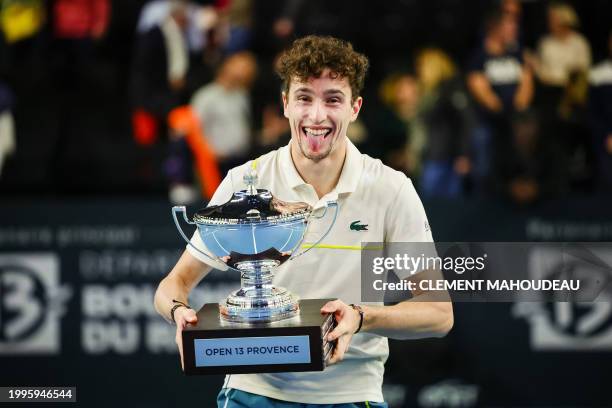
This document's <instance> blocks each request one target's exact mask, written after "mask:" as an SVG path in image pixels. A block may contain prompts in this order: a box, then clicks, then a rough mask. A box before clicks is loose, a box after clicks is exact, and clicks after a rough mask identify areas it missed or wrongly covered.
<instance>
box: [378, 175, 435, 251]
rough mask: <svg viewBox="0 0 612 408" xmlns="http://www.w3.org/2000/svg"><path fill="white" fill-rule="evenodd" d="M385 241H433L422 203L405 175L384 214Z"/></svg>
mask: <svg viewBox="0 0 612 408" xmlns="http://www.w3.org/2000/svg"><path fill="white" fill-rule="evenodd" d="M385 242H433V236H432V234H431V228H430V227H429V222H428V221H427V215H426V214H425V208H423V203H422V202H421V199H420V198H419V196H418V194H417V192H416V190H415V189H414V185H413V184H412V181H410V179H409V178H407V177H405V176H404V177H403V180H402V186H401V187H400V189H399V191H398V192H397V195H396V197H395V199H394V200H393V201H392V202H391V204H390V206H389V208H388V209H387V213H386V215H385Z"/></svg>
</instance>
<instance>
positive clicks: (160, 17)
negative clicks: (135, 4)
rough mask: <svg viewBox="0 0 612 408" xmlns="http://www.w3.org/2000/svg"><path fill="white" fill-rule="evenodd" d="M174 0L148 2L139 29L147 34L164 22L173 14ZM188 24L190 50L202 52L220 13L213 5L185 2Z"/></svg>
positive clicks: (186, 29) (139, 22) (143, 10)
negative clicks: (209, 32) (205, 33)
mask: <svg viewBox="0 0 612 408" xmlns="http://www.w3.org/2000/svg"><path fill="white" fill-rule="evenodd" d="M172 3H173V0H153V1H150V2H148V3H147V4H146V5H145V6H144V7H143V9H142V11H141V12H140V17H139V18H138V26H137V31H138V33H139V34H145V33H146V32H148V31H149V30H151V29H153V28H155V27H157V26H159V25H160V24H162V23H163V22H164V21H165V20H166V19H167V18H168V16H169V15H170V14H171V10H172ZM185 8H186V15H187V24H186V25H185V37H186V38H187V44H188V47H189V50H190V51H191V52H195V53H201V52H203V51H204V48H205V46H206V40H207V38H206V35H203V34H202V33H203V32H206V31H208V30H210V29H212V28H213V27H215V25H216V24H217V22H218V13H217V11H216V10H215V8H214V7H213V6H200V5H199V4H196V3H194V2H192V1H186V2H185Z"/></svg>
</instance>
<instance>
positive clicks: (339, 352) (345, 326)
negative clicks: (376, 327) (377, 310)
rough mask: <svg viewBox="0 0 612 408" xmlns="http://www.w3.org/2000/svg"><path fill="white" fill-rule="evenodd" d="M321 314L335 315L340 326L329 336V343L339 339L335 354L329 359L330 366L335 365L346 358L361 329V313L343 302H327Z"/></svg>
mask: <svg viewBox="0 0 612 408" xmlns="http://www.w3.org/2000/svg"><path fill="white" fill-rule="evenodd" d="M321 313H322V314H325V313H333V314H334V317H335V318H336V322H338V325H337V326H336V328H335V329H334V330H332V331H331V332H330V333H329V334H328V335H327V341H334V340H336V339H338V342H337V343H336V347H335V349H334V352H333V354H332V356H331V358H330V359H329V364H335V363H337V362H339V361H341V360H342V359H343V358H344V353H345V352H346V350H348V348H349V345H350V344H351V339H352V338H353V334H354V333H355V332H356V331H357V329H358V328H359V321H360V320H361V318H360V316H359V312H358V311H356V310H355V309H353V308H352V307H351V306H349V305H347V304H346V303H344V302H343V301H341V300H333V301H331V302H327V303H326V304H325V306H323V307H322V308H321Z"/></svg>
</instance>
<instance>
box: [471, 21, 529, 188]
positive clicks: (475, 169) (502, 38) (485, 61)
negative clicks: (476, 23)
mask: <svg viewBox="0 0 612 408" xmlns="http://www.w3.org/2000/svg"><path fill="white" fill-rule="evenodd" d="M485 30H486V34H485V38H484V41H483V43H482V44H481V46H480V47H478V49H477V50H476V51H475V52H474V54H473V55H472V57H471V59H470V61H469V63H468V66H467V86H468V90H469V92H470V94H471V95H472V97H473V98H474V100H475V101H476V106H477V108H478V109H477V112H478V114H479V115H478V116H479V123H478V125H477V127H476V128H475V129H474V132H473V134H472V148H473V155H472V175H473V180H474V184H475V185H474V187H475V188H476V189H477V190H482V189H483V188H484V187H485V180H486V178H487V175H488V174H489V170H490V164H491V151H492V150H491V149H492V143H496V142H497V139H499V138H504V137H507V135H508V133H509V121H510V118H511V117H512V115H513V113H514V112H517V111H518V112H520V111H524V110H525V109H527V108H528V107H529V105H530V104H531V101H532V98H533V79H532V75H531V72H530V70H529V69H528V68H527V67H526V66H525V65H524V64H523V57H522V55H521V51H520V50H519V49H517V48H516V43H517V23H516V21H515V20H514V19H512V18H510V17H508V16H504V15H503V14H502V13H500V12H494V13H492V14H491V15H489V16H488V17H487V19H486V22H485Z"/></svg>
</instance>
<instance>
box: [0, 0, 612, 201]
mask: <svg viewBox="0 0 612 408" xmlns="http://www.w3.org/2000/svg"><path fill="white" fill-rule="evenodd" d="M128 3H130V7H131V8H130V9H129V10H131V14H130V11H126V10H127V7H128V6H127V4H128ZM391 3H393V2H389V4H385V5H373V4H368V3H367V2H363V3H362V2H358V3H354V2H349V1H338V2H324V1H308V2H307V1H304V0H287V1H272V0H270V1H263V0H261V1H257V0H215V1H190V0H151V1H137V0H133V1H129V0H125V2H123V1H122V2H119V1H111V0H46V1H45V0H0V29H1V31H2V33H3V40H2V47H1V48H0V189H2V188H3V187H6V186H7V184H6V183H5V184H4V185H3V184H2V183H3V180H2V179H3V177H9V176H8V175H6V174H8V173H9V172H10V171H12V172H13V174H19V175H20V177H21V176H23V177H25V176H24V175H25V174H30V172H36V171H38V172H40V173H41V174H43V176H41V177H48V178H52V179H53V178H54V179H62V180H65V179H66V176H70V177H76V178H78V175H75V173H78V172H79V165H81V166H82V167H83V168H86V167H87V166H88V165H91V163H92V161H94V159H88V157H87V156H88V154H90V155H91V156H90V157H93V156H95V157H98V156H99V155H98V156H96V152H97V151H98V150H100V151H101V150H103V149H104V147H103V144H104V142H103V141H104V140H107V141H109V142H108V143H107V144H106V145H105V146H107V150H108V151H109V153H108V154H106V155H105V156H104V158H103V159H101V161H102V163H101V165H100V166H101V167H102V170H100V173H103V172H104V171H105V170H104V168H105V167H104V166H107V168H108V169H111V168H112V167H113V166H121V164H120V163H124V162H125V164H124V165H123V166H124V167H122V168H125V169H127V168H129V169H131V170H133V172H134V174H135V176H134V178H132V179H131V180H132V181H131V183H132V185H133V186H134V187H133V191H139V188H138V185H137V184H138V183H148V182H150V181H151V180H152V179H155V174H158V173H159V174H160V178H161V179H163V180H164V182H163V183H164V186H165V188H167V190H168V191H169V194H170V198H171V200H172V201H174V202H177V203H191V202H195V201H198V200H201V198H202V196H204V197H210V195H211V193H212V192H213V191H214V188H215V187H216V186H217V185H218V183H219V181H220V179H221V178H222V177H223V175H224V174H225V172H226V171H227V170H228V169H229V168H231V167H233V166H235V165H237V164H239V163H241V162H243V161H245V160H248V159H250V158H253V157H254V156H256V155H258V154H262V153H264V152H267V151H269V150H271V149H274V148H277V147H279V146H281V145H283V144H286V143H287V141H288V140H289V137H290V136H289V127H288V124H287V122H286V120H285V118H284V117H283V115H282V109H281V103H280V89H281V83H280V82H279V79H278V78H276V77H275V75H274V64H275V61H276V59H277V57H278V55H279V53H280V52H281V51H282V50H283V49H284V48H285V47H286V46H287V45H289V44H290V43H291V41H292V40H293V39H294V38H296V37H298V36H301V35H304V34H311V33H317V34H331V35H335V36H339V37H341V38H344V39H347V40H350V41H352V42H353V43H354V45H355V48H356V49H357V50H359V51H362V52H365V53H366V55H368V56H369V57H370V59H371V65H372V71H371V72H370V76H369V78H368V79H367V85H366V86H367V87H366V91H365V93H364V95H363V96H364V99H365V100H364V107H363V109H362V113H361V115H360V118H359V120H358V121H357V122H355V123H354V124H352V125H351V127H350V128H349V129H348V136H349V138H350V139H351V140H352V141H353V143H355V144H356V145H357V146H358V148H359V149H360V150H361V151H362V152H364V153H367V154H370V155H372V156H374V157H377V158H380V159H381V160H383V161H384V162H385V163H386V164H388V165H390V166H392V167H394V168H395V169H397V170H400V171H403V172H405V173H406V174H407V175H408V176H409V177H411V178H412V180H413V182H414V183H415V185H416V186H417V188H418V190H419V192H420V194H421V195H422V196H423V197H424V198H445V199H453V198H461V197H464V196H477V197H480V196H495V197H503V198H504V199H507V200H510V201H512V202H515V203H519V204H523V205H527V204H530V203H533V202H537V201H538V200H542V199H547V198H554V197H564V196H566V195H567V194H599V193H610V192H612V31H610V29H612V24H611V23H610V21H612V19H611V18H609V17H612V15H610V12H611V8H610V7H606V6H601V7H599V8H597V7H595V12H598V11H600V12H601V13H602V14H603V16H601V17H602V21H604V23H600V25H601V24H604V25H605V24H607V26H604V28H603V29H600V30H590V33H591V38H589V37H587V35H586V33H585V30H584V27H585V26H586V25H587V24H589V23H590V22H589V21H584V19H583V18H581V15H580V14H579V13H578V11H579V10H577V9H575V7H576V6H577V4H576V3H575V2H574V3H566V2H544V1H531V2H528V3H522V2H521V1H519V0H501V1H494V0H491V1H484V0H483V1H479V2H475V3H477V4H476V5H474V4H472V7H471V8H470V9H469V13H470V14H469V15H466V16H461V15H456V16H454V15H453V10H461V9H462V8H463V7H462V2H458V3H457V2H456V1H452V0H438V1H434V2H432V3H435V4H434V5H435V6H436V7H438V8H439V11H436V12H433V11H431V10H428V9H427V7H428V6H427V5H425V6H424V5H423V4H422V2H421V4H420V5H417V2H415V1H403V2H398V3H397V4H391ZM528 4H529V6H528ZM600 4H603V3H601V2H600ZM591 11H592V10H591ZM466 13H467V12H466ZM606 13H607V14H608V18H603V17H604V16H605V15H606ZM122 16H123V17H122ZM126 16H127V17H126ZM130 16H131V17H130ZM424 16H425V17H424ZM426 16H429V17H431V18H429V19H427V18H426ZM419 20H426V21H427V23H426V24H427V25H423V23H420V22H419ZM526 22H530V24H527V23H526ZM458 27H463V28H462V30H463V31H459V28H458ZM533 27H542V30H541V31H537V32H534V30H533ZM426 30H430V31H431V32H432V34H429V35H425V34H424V31H426ZM470 30H471V31H470ZM455 32H457V33H459V32H460V33H463V34H466V33H467V34H469V35H467V34H466V35H464V36H463V37H461V36H460V35H459V34H457V35H455ZM602 32H603V33H604V34H603V35H600V37H602V38H592V37H593V36H592V33H596V34H601V33H602ZM459 37H461V38H459ZM593 41H595V42H597V44H604V46H603V47H600V48H601V49H602V50H603V52H600V54H601V55H595V56H594V52H593V49H592V47H593V45H592V42H593ZM122 50H126V51H122ZM101 55H102V57H101ZM101 59H102V60H104V59H106V61H108V60H117V61H122V63H123V65H122V64H115V65H110V68H108V69H106V70H105V69H103V68H101V67H104V63H103V62H101ZM113 69H114V70H113ZM109 77H112V78H113V81H108V80H106V82H105V79H107V78H109ZM110 82H112V84H111V85H108V86H107V85H106V84H109V83H110ZM105 88H108V89H105ZM83 90H86V93H87V94H88V96H89V98H88V99H86V100H85V102H83V103H81V102H79V97H78V95H80V94H82V93H83V92H84V91H83ZM45 97H46V99H45ZM37 102H38V103H40V104H41V105H42V104H44V105H43V106H41V111H45V112H49V111H51V112H53V115H52V116H53V119H49V123H52V124H54V125H53V126H45V124H44V123H46V122H45V121H44V120H43V119H41V120H38V119H37V117H36V115H35V113H33V112H36V109H34V108H32V106H35V105H36V103H37ZM20 104H21V105H20ZM18 106H21V110H20V112H22V113H21V114H15V115H13V112H14V110H15V109H17V108H18ZM24 106H25V108H24ZM18 110H19V109H18ZM92 112H93V113H92ZM94 113H95V114H96V115H97V116H96V115H94ZM76 121H79V123H81V125H79V126H76V125H74V123H75V122H76ZM114 123H117V125H116V126H114V125H113V124H114ZM37 126H39V127H40V128H39V127H37ZM50 127H53V128H54V129H56V131H55V132H54V134H55V136H54V138H53V142H52V143H50V144H49V145H48V146H47V147H46V149H48V150H49V151H50V152H51V153H50V154H49V155H47V156H45V157H48V159H44V160H43V159H36V158H37V157H38V156H36V155H33V156H28V157H29V158H30V159H29V160H27V161H28V163H27V172H26V171H25V170H22V171H21V172H20V171H18V170H16V169H18V168H19V165H18V164H16V163H11V162H15V161H18V160H25V159H23V157H24V156H21V159H19V157H20V156H19V152H20V149H21V145H22V143H21V142H20V141H21V140H22V137H24V138H25V136H22V133H23V134H33V133H37V132H38V134H39V135H42V134H44V129H48V128H50ZM41 129H42V130H41ZM96 132H97V133H96ZM85 133H87V134H89V133H91V134H96V135H98V136H96V141H95V142H91V143H89V142H88V146H95V147H82V148H78V149H77V148H74V146H77V145H78V143H79V142H78V141H77V140H81V139H82V138H86V137H87V136H84V134H85ZM115 133H120V135H116V134H115ZM40 137H42V136H40ZM105 138H106V139H105ZM92 143H93V144H92ZM24 145H25V146H27V147H28V148H30V149H41V148H42V149H45V147H41V146H45V144H44V143H39V140H34V138H31V139H30V141H29V142H25V143H24ZM109 146H110V147H109ZM71 149H73V150H75V151H76V153H74V154H72V153H70V152H71ZM125 151H129V152H130V153H129V154H126V153H125ZM67 152H69V153H67ZM86 152H89V153H86ZM156 152H157V153H156ZM71 154H72V156H71ZM74 156H77V157H78V159H76V160H72V161H71V162H70V161H69V160H68V162H70V163H71V165H70V166H67V165H66V162H67V159H66V158H67V157H74ZM127 163H129V164H127ZM23 166H25V165H23ZM71 166H72V167H71ZM67 167H68V168H67ZM3 168H6V170H5V172H4V173H3V170H2V169H3ZM23 168H25V167H22V169H23ZM37 169H38V170H37ZM58 169H59V170H58ZM147 169H148V170H147ZM109 171H110V170H109ZM5 175H6V176H5ZM15 177H16V176H13V182H12V183H11V184H10V186H12V187H13V190H17V191H21V190H19V188H14V187H15V186H16V185H19V181H18V180H17V181H15ZM95 177H96V173H91V174H89V175H88V179H89V181H90V182H94V183H95V180H93V179H94V178H95ZM126 177H127V176H126ZM26 178H27V177H26ZM23 183H24V185H27V186H34V187H36V183H35V182H30V183H29V184H28V182H26V181H24V182H23Z"/></svg>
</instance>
